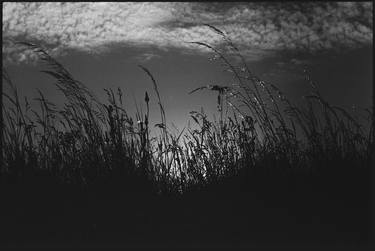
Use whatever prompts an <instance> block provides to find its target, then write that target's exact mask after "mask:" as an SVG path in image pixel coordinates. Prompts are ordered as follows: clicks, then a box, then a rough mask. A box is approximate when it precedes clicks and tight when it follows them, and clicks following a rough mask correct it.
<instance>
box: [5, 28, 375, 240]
mask: <svg viewBox="0 0 375 251" xmlns="http://www.w3.org/2000/svg"><path fill="white" fill-rule="evenodd" d="M210 27H211V26H210ZM211 28H212V29H214V30H215V31H216V32H217V33H218V34H220V35H222V36H223V39H224V41H225V42H226V50H227V51H228V50H229V52H230V54H231V56H233V55H234V56H236V57H238V58H239V59H240V62H242V63H241V64H240V65H239V66H237V65H234V64H232V63H231V62H230V60H229V58H230V57H228V56H226V55H225V54H224V53H222V52H221V51H220V50H219V49H218V48H214V47H212V46H211V45H209V44H206V43H203V42H194V43H195V44H197V46H205V47H207V48H209V49H211V50H213V52H214V53H215V54H216V55H217V57H218V59H219V60H222V62H223V63H224V65H225V67H227V68H228V70H229V71H230V72H232V73H233V75H234V78H235V79H236V84H235V85H233V86H219V85H208V86H204V87H199V88H197V89H195V90H192V91H191V92H190V93H191V94H193V93H194V92H196V91H206V90H208V91H215V92H217V94H218V98H217V107H218V112H219V114H220V117H219V120H218V121H210V120H209V119H208V117H207V115H206V114H204V113H203V112H198V111H192V112H191V113H190V116H191V118H192V120H193V122H194V123H195V124H196V126H195V127H194V128H191V127H189V128H186V130H182V131H181V133H179V134H178V135H175V134H173V133H171V132H170V131H169V130H168V129H167V120H166V114H165V112H164V107H163V105H162V98H161V95H160V93H159V91H158V85H157V82H156V80H155V78H154V76H153V75H152V73H151V72H150V71H149V70H148V69H147V68H146V67H144V66H140V68H141V69H142V70H143V71H145V72H146V74H147V75H148V76H149V77H150V79H151V81H152V84H153V88H154V91H155V93H156V94H157V98H158V105H159V109H160V119H161V123H157V124H156V125H155V127H158V128H160V134H159V135H158V136H156V137H151V135H150V126H152V125H153V124H154V123H152V122H151V121H149V101H150V98H149V95H148V93H147V92H146V93H145V99H144V102H145V105H146V108H147V111H146V114H143V113H142V111H137V113H136V115H135V119H134V118H133V117H132V116H130V115H129V114H128V113H127V111H126V107H124V105H123V93H122V91H121V89H118V90H117V91H114V90H112V89H110V90H107V89H105V92H106V95H107V102H106V103H101V102H100V101H99V100H98V99H97V98H96V97H95V95H93V94H92V93H91V92H90V91H89V90H88V88H87V87H86V86H85V85H84V84H82V83H81V82H79V81H77V80H76V79H74V77H73V76H71V74H70V73H69V72H68V71H67V70H66V69H65V68H64V67H63V66H62V65H61V64H60V63H58V62H57V61H56V60H55V59H54V58H52V57H51V56H50V55H48V53H47V52H46V51H45V50H43V49H41V48H40V47H38V46H36V45H33V44H30V43H20V44H21V45H23V46H26V47H27V48H28V49H31V50H33V51H34V52H35V53H37V54H38V55H39V57H40V59H41V61H42V62H44V63H45V64H46V66H47V67H48V69H47V70H45V71H44V72H45V73H46V74H49V75H51V76H52V77H53V78H54V79H55V81H56V82H55V86H56V87H57V88H58V90H59V91H60V92H61V93H62V94H63V95H64V96H65V98H66V102H65V104H64V106H63V107H62V108H58V107H57V106H56V105H55V104H53V103H52V102H51V101H49V100H48V99H47V98H46V97H44V95H43V94H42V93H41V92H40V91H39V97H38V98H36V99H35V100H37V101H38V102H39V105H40V111H36V110H35V109H33V108H32V107H30V105H29V103H28V102H27V99H25V101H26V102H25V106H24V107H23V106H22V105H21V102H20V97H19V96H18V92H17V88H16V86H15V84H14V83H12V81H11V78H10V76H9V75H8V74H7V72H6V71H5V70H4V69H3V80H4V83H5V84H6V85H7V86H8V87H9V90H10V93H3V96H4V98H5V100H6V102H7V103H6V104H7V105H4V106H3V133H2V145H3V148H2V158H3V164H2V167H1V179H2V180H1V184H2V186H3V187H2V188H1V191H2V195H3V196H4V198H5V199H4V201H5V202H4V203H3V204H4V205H6V207H4V208H5V209H4V210H5V213H4V214H3V215H4V216H5V215H9V217H8V216H5V218H7V219H6V221H5V222H6V223H5V224H3V231H2V232H4V233H5V235H3V236H7V239H6V240H8V241H9V242H12V241H16V240H17V236H18V237H20V236H21V237H20V238H21V239H22V238H23V239H22V240H24V239H25V238H27V237H28V238H30V240H29V241H31V242H32V241H37V240H38V238H42V239H41V240H47V239H48V240H52V241H53V240H55V241H62V240H77V241H82V240H83V241H85V240H86V241H94V240H95V239H99V241H100V240H101V241H112V242H113V241H118V240H124V241H125V242H126V243H127V244H129V243H133V242H135V243H138V242H137V241H146V240H148V241H151V242H152V243H159V242H160V243H169V242H173V241H175V242H176V243H183V242H184V240H185V238H192V239H193V240H194V241H195V242H199V243H206V242H208V243H211V242H215V240H216V241H217V240H223V239H225V238H226V239H231V238H237V239H235V240H233V243H236V244H238V245H241V243H242V244H243V243H246V242H251V243H257V242H273V241H279V242H287V241H288V240H294V241H297V240H300V241H312V240H318V241H326V242H330V241H331V242H332V243H334V242H335V241H337V240H338V239H339V240H342V241H352V242H357V241H358V242H359V241H361V240H367V239H368V236H367V235H368V234H369V229H368V227H369V226H368V223H367V221H368V216H369V212H370V208H369V204H368V201H369V185H370V180H369V167H370V158H371V152H370V149H371V146H372V145H373V144H374V142H373V141H372V139H373V137H372V134H373V133H374V131H373V128H370V126H367V127H366V126H363V125H362V124H361V123H360V122H359V121H358V120H357V119H355V118H354V117H353V116H352V115H351V114H350V113H349V112H348V111H346V110H345V109H343V108H340V107H335V106H332V105H330V104H329V103H328V102H327V101H326V100H325V99H324V97H323V96H322V95H321V94H320V93H319V91H318V88H317V86H316V84H315V83H314V82H313V80H311V79H309V76H308V81H309V83H310V85H311V90H312V92H311V94H309V95H307V96H305V106H304V107H300V106H297V105H294V104H293V103H292V102H291V101H289V100H288V99H287V97H286V96H285V95H284V94H283V93H282V92H281V90H279V89H278V88H277V87H276V86H275V85H273V84H272V83H268V82H265V81H263V80H261V79H259V78H258V77H257V76H256V75H255V74H253V73H252V72H251V71H250V69H249V68H248V66H247V65H246V63H245V59H244V58H243V57H242V55H241V54H240V51H239V50H238V49H237V48H236V47H235V45H234V44H233V43H232V42H231V41H230V39H229V38H228V37H227V36H226V35H225V34H224V33H223V32H222V31H220V30H218V29H216V28H214V27H211ZM338 94H339V90H338ZM4 104H5V103H4ZM368 114H369V116H368V117H369V121H368V124H369V125H370V123H371V121H370V118H371V112H368ZM32 115H33V116H32ZM272 208H274V209H272ZM14 210H15V211H14ZM46 217H47V218H48V219H47V218H46ZM304 224H305V226H304ZM21 229H22V230H21ZM35 229H37V230H38V231H35ZM273 232H274V234H272V233H273ZM34 233H35V234H36V235H34ZM37 233H43V234H41V235H40V236H38V235H37ZM53 233H59V234H53ZM186 235H188V236H189V237H186ZM124 236H125V237H124ZM234 236H237V237H234ZM348 236H350V238H349V237H348ZM12 238H13V239H12ZM123 238H125V239H123ZM142 238H144V239H142Z"/></svg>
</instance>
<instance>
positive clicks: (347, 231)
mask: <svg viewBox="0 0 375 251" xmlns="http://www.w3.org/2000/svg"><path fill="white" fill-rule="evenodd" d="M369 177H370V176H369V175H368V173H367V170H366V169H358V170H357V171H356V172H355V173H353V172H349V171H341V172H337V170H336V171H335V172H332V174H330V173H329V172H325V174H324V175H321V174H318V173H308V172H301V171H293V172H292V171H288V172H286V171H285V170H284V171H277V170H272V172H270V171H267V169H266V168H263V169H248V170H247V171H243V172H242V173H241V174H239V175H238V176H236V177H234V178H228V179H227V180H225V181H222V182H220V183H218V184H211V185H210V186H208V187H207V188H205V189H203V190H198V191H190V192H187V193H186V194H184V195H183V196H178V195H163V196H160V195H156V194H154V193H152V192H151V189H150V187H149V184H148V183H147V182H146V181H144V180H143V179H139V180H136V179H135V178H134V177H133V178H131V179H129V178H128V179H127V178H126V177H123V176H122V175H121V174H118V175H114V176H113V177H109V178H107V179H102V180H101V181H100V182H97V183H95V185H92V186H91V187H89V188H81V187H79V186H73V185H67V184H64V185H63V184H59V183H58V181H57V180H56V179H55V178H53V177H49V176H48V175H47V174H41V173H40V174H38V175H36V174H35V173H34V174H33V176H27V177H25V178H23V179H22V178H18V179H9V177H5V176H4V177H2V181H1V188H0V189H1V214H0V217H1V224H0V231H1V237H0V245H1V246H2V247H77V246H85V247H86V246H89V247H118V246H120V247H160V246H162V247H180V246H183V247H206V246H210V247H259V246H264V245H265V246H276V247H281V246H294V247H299V246H310V247H313V246H317V247H319V246H336V247H355V250H356V249H357V248H359V247H366V246H368V245H369V239H370V232H369V231H370V213H371V209H370V193H369V191H370V187H369V185H370V178H369Z"/></svg>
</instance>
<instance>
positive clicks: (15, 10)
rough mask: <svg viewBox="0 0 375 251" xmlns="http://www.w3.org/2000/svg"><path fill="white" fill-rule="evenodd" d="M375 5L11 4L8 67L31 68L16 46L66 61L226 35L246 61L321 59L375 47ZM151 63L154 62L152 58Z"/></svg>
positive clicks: (191, 48)
mask: <svg viewBox="0 0 375 251" xmlns="http://www.w3.org/2000/svg"><path fill="white" fill-rule="evenodd" d="M372 8H373V4H372V2H361V3H350V2H344V3H334V2H331V3H290V4H285V3H284V4H281V3H260V2H258V3H233V4H231V3H226V4H221V3H141V2H137V3H131V2H127V3H87V2H84V3H10V2H8V3H4V4H3V61H5V62H8V63H9V62H13V63H20V62H30V60H33V59H34V58H33V54H31V53H30V52H28V51H25V50H24V49H23V48H20V47H19V46H15V45H14V44H13V42H12V41H14V40H23V41H30V42H36V43H38V44H41V45H43V46H44V47H45V48H48V51H49V52H50V53H51V54H52V55H54V56H59V55H62V54H65V53H68V52H69V51H71V50H78V51H83V52H87V53H95V54H99V55H100V54H101V53H105V52H106V51H108V50H110V49H111V48H114V47H115V46H136V47H148V46H151V47H156V48H159V49H163V50H168V49H171V48H176V49H181V50H182V51H184V52H189V53H205V52H207V50H206V49H205V48H203V47H200V46H197V45H194V44H191V43H187V42H191V41H203V42H207V43H209V44H212V45H215V46H218V45H220V44H221V43H222V39H221V37H220V36H219V35H218V34H216V33H215V32H214V31H212V30H211V29H209V28H208V27H207V26H205V25H203V24H204V23H207V24H211V25H214V26H215V27H217V28H219V29H221V30H223V31H225V32H226V34H227V35H229V37H230V38H231V39H232V41H233V42H234V43H235V44H236V45H238V47H239V48H240V49H241V50H242V51H243V52H244V54H245V55H246V56H249V57H252V58H253V59H257V58H259V57H262V56H264V55H267V54H268V53H274V52H277V51H280V50H294V51H295V50H303V51H309V52H319V51H321V50H330V49H350V48H358V47H361V46H364V45H369V44H372V25H373V24H372ZM146 58H147V57H146Z"/></svg>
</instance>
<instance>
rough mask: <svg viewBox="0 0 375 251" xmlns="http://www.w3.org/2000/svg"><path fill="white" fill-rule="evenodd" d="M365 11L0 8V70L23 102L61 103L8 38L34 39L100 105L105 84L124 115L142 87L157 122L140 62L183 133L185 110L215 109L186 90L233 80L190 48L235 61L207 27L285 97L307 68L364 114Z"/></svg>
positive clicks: (290, 6)
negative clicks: (40, 96)
mask: <svg viewBox="0 0 375 251" xmlns="http://www.w3.org/2000/svg"><path fill="white" fill-rule="evenodd" d="M372 13H373V4H372V2H360V3H357V2H355V3H351V2H337V3H336V2H320V3H313V2H305V3H277V2H272V3H263V2H253V3H223V2H220V3H213V2H210V3H199V2H195V3H191V2H185V3H184V2H178V3H173V2H172V3H171V2H161V3H156V2H153V3H145V2H136V3H132V2H126V3H111V2H103V3H100V2H95V3H88V2H83V3H79V2H78V3H72V2H71V3H58V2H53V3H35V2H34V3H21V2H20V3H17V2H5V3H3V6H2V14H3V30H2V35H3V36H2V42H3V47H2V53H3V66H4V67H5V68H6V70H7V71H8V73H9V75H10V76H11V78H12V80H13V81H14V83H15V84H16V85H17V87H18V89H19V91H20V94H21V95H22V96H23V95H26V96H28V97H29V98H30V99H31V98H33V97H36V94H37V88H39V89H40V90H42V91H43V93H44V94H45V96H46V97H47V99H49V100H51V101H52V102H55V103H56V104H58V105H59V104H62V102H63V101H64V98H63V97H62V95H61V94H59V93H58V92H57V90H56V88H55V86H54V85H53V83H54V81H53V79H52V78H51V77H50V76H47V75H46V74H44V73H42V72H40V71H41V70H45V69H46V67H45V66H44V65H43V64H41V62H40V61H39V60H38V57H37V55H36V54H35V53H33V52H31V51H30V50H26V49H25V47H22V46H19V45H16V44H14V41H27V42H32V43H35V44H37V45H39V46H41V47H43V48H45V49H46V50H47V51H48V53H50V55H52V56H53V57H54V58H56V59H57V60H58V61H59V62H61V63H62V64H63V65H64V66H65V67H66V68H67V69H68V70H69V71H70V72H71V73H72V75H73V76H74V77H75V78H76V79H77V80H80V81H81V82H83V83H84V84H85V85H86V86H87V87H88V88H90V89H91V90H92V91H93V92H94V93H95V94H96V95H97V96H98V97H99V98H100V99H102V100H104V99H105V92H104V91H103V88H116V89H117V87H120V88H121V89H122V90H123V92H124V93H125V99H126V102H125V104H126V106H127V108H128V110H129V111H130V113H131V112H135V109H134V108H135V105H134V104H135V101H134V99H135V100H136V102H137V103H138V104H139V105H143V108H144V109H145V106H144V104H143V103H144V102H143V99H144V93H145V92H146V91H147V92H148V93H149V95H150V103H151V110H150V112H151V120H152V121H154V123H155V124H156V123H160V118H159V111H158V107H157V100H156V94H155V93H154V91H153V86H152V82H151V81H150V79H149V77H148V76H147V75H146V74H145V72H143V71H142V70H141V69H140V68H139V67H138V65H140V64H141V65H143V66H145V67H147V68H148V69H149V70H150V72H151V73H152V74H153V76H154V78H155V80H156V81H157V84H158V87H159V91H160V94H161V99H162V103H163V105H164V107H165V110H166V117H167V123H168V124H170V123H171V122H173V123H174V124H175V125H176V126H177V127H178V128H180V129H182V128H183V127H184V126H185V125H186V123H187V121H188V119H189V112H190V111H192V110H200V109H201V107H203V108H204V110H205V111H206V112H207V113H208V114H212V113H214V112H215V111H216V95H215V94H214V93H211V92H209V91H201V92H195V93H193V94H189V92H190V91H191V90H193V89H195V88H197V87H200V86H204V85H207V84H217V85H231V84H233V83H234V81H235V80H234V78H233V76H232V74H231V73H229V72H227V71H224V67H223V66H222V65H221V64H220V62H219V61H218V60H212V59H213V53H212V52H211V51H210V50H208V49H207V48H205V47H203V46H199V45H197V44H193V43H190V42H204V43H207V44H210V45H212V46H214V47H216V48H221V49H223V51H224V52H225V53H228V57H229V58H230V59H231V60H234V61H233V62H237V61H236V59H235V58H234V57H233V56H231V55H230V52H228V51H226V50H225V47H223V44H224V41H223V39H222V37H221V35H220V34H218V33H216V32H215V31H214V30H212V29H210V28H209V27H208V26H206V25H205V24H209V25H213V26H215V27H217V28H219V29H220V30H222V31H223V32H224V33H225V34H226V35H227V36H228V37H229V38H230V39H231V40H232V42H233V43H234V44H235V45H236V46H237V47H238V48H239V50H240V51H241V53H242V54H243V56H244V58H245V59H246V63H247V64H248V66H249V68H250V69H251V70H252V71H253V72H254V73H255V74H256V75H257V76H259V77H260V78H262V79H264V80H266V81H270V82H271V83H273V84H275V85H277V86H278V87H279V88H280V89H281V90H283V91H284V92H285V93H286V94H287V95H288V96H289V97H290V98H291V99H292V100H294V101H296V102H299V101H301V99H302V95H308V94H309V89H308V84H307V82H306V80H305V76H304V70H305V69H306V70H308V71H309V72H310V73H311V76H312V79H313V80H314V81H315V82H316V83H317V85H318V87H319V89H320V91H321V93H322V94H323V96H324V97H325V98H326V99H327V100H328V101H330V102H331V103H332V104H334V105H340V106H343V107H346V108H350V107H353V105H354V106H355V107H362V108H370V107H371V98H372V97H371V93H372V83H373V79H372V67H373V62H372V54H373V53H372V52H373V42H372V40H373V32H372V30H373V23H372V20H373V16H372V15H373V14H372ZM3 91H4V87H3Z"/></svg>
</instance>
